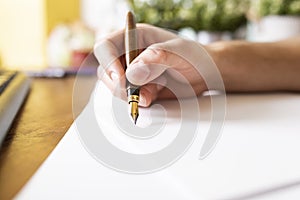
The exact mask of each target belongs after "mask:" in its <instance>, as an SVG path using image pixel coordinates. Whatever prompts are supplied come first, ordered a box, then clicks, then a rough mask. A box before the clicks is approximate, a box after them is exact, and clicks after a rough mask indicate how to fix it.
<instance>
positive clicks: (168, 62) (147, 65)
mask: <svg viewBox="0 0 300 200" xmlns="http://www.w3.org/2000/svg"><path fill="white" fill-rule="evenodd" d="M172 45H174V44H173V43H172V42H171V41H168V42H164V43H157V44H153V45H151V46H149V47H148V48H146V49H145V50H144V51H143V52H142V53H141V54H140V55H139V56H138V57H136V59H135V60H134V61H133V62H132V63H131V64H130V65H129V67H128V68H127V70H126V77H127V79H128V81H129V82H131V83H132V84H135V85H145V84H147V83H149V82H150V81H152V80H154V79H156V78H158V77H159V76H160V75H162V74H163V73H164V72H165V71H166V70H167V69H168V68H171V67H173V66H175V65H176V64H175V63H176V59H177V60H178V56H176V55H175V54H173V53H172V52H171V51H169V50H168V49H172V48H170V46H172Z"/></svg>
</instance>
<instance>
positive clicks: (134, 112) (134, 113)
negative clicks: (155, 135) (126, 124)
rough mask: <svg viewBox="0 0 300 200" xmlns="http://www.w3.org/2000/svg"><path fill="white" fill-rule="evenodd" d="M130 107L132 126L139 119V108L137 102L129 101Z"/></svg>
mask: <svg viewBox="0 0 300 200" xmlns="http://www.w3.org/2000/svg"><path fill="white" fill-rule="evenodd" d="M129 104H130V106H131V112H130V115H131V117H132V120H133V122H134V124H136V122H137V119H138V117H139V106H138V102H136V101H131V102H130V103H129Z"/></svg>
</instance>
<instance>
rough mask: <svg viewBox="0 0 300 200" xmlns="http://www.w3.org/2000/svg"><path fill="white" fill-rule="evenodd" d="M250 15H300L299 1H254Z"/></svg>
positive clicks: (258, 16)
mask: <svg viewBox="0 0 300 200" xmlns="http://www.w3.org/2000/svg"><path fill="white" fill-rule="evenodd" d="M251 13H252V14H253V15H254V16H255V17H256V18H260V17H264V16H268V15H300V0H255V1H252V3H251Z"/></svg>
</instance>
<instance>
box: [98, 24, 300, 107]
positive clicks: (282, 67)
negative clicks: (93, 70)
mask: <svg viewBox="0 0 300 200" xmlns="http://www.w3.org/2000/svg"><path fill="white" fill-rule="evenodd" d="M137 27H138V31H139V32H138V33H139V34H138V35H139V41H138V43H139V45H140V48H141V49H142V50H141V53H140V55H139V56H138V57H137V58H136V59H135V60H134V61H133V62H132V63H131V64H130V66H127V70H126V72H125V70H124V57H123V56H121V55H123V54H124V52H123V51H124V35H123V33H124V31H123V30H121V31H118V32H115V33H113V34H111V35H109V36H107V37H106V38H104V39H102V40H101V41H99V42H97V43H96V45H95V55H96V57H97V59H98V61H99V63H100V66H99V70H98V76H99V78H100V79H101V80H102V81H103V82H104V83H105V85H106V86H107V87H108V88H109V89H110V90H111V91H112V92H113V93H114V91H115V90H116V88H120V87H121V88H124V87H125V76H126V78H127V79H128V80H129V81H130V82H131V83H133V84H136V85H140V86H141V89H140V104H139V105H140V106H143V107H148V106H150V105H151V103H152V102H153V101H155V100H157V99H170V98H178V97H179V98H181V97H189V96H192V95H193V94H190V93H186V92H185V91H187V90H186V89H185V88H187V87H186V86H188V85H189V86H191V87H192V88H193V90H194V92H195V93H194V94H196V95H200V94H201V93H203V92H204V91H206V90H207V89H208V88H207V84H206V82H205V80H204V78H203V77H202V76H201V74H199V73H198V72H197V70H196V69H195V66H197V65H201V66H205V67H207V69H209V68H213V67H214V66H216V67H217V69H218V71H219V73H220V75H221V77H222V79H223V83H224V86H225V90H226V91H227V92H266V91H300V78H299V75H300V37H295V38H290V39H287V40H284V41H279V42H272V43H251V42H246V41H226V42H216V43H212V44H210V45H206V46H204V45H201V44H199V43H197V42H194V41H191V40H186V39H182V38H180V37H178V36H177V35H176V34H174V33H171V32H168V31H166V30H163V29H160V28H157V27H153V26H150V25H146V24H138V25H137ZM174 71H176V73H174ZM178 73H179V74H180V75H182V76H178ZM208 78H210V77H208ZM211 78H213V77H211ZM153 81H154V82H158V83H159V84H157V83H153ZM171 84H172V85H173V87H176V88H179V90H180V91H182V92H181V93H182V94H181V95H180V96H178V95H177V97H175V95H174V94H173V93H172V92H171V91H170V90H169V89H168V86H169V85H171ZM210 89H217V88H210ZM122 90H123V89H122ZM123 91H125V88H124V90H123ZM124 94H125V93H124Z"/></svg>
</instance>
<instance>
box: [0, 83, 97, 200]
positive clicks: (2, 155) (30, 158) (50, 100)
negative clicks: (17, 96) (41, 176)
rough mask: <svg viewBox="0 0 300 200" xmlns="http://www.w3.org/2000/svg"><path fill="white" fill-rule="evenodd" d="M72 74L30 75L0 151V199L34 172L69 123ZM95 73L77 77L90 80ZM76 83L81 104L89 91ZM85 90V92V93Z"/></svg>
mask: <svg viewBox="0 0 300 200" xmlns="http://www.w3.org/2000/svg"><path fill="white" fill-rule="evenodd" d="M74 81H75V77H67V78H63V79H33V80H32V85H31V91H30V93H29V95H28V97H27V99H26V101H25V103H24V105H23V107H22V109H21V110H20V112H19V113H18V115H17V118H16V119H15V121H14V123H13V125H12V127H11V129H10V131H9V133H8V135H7V137H6V138H5V140H4V142H3V146H2V148H1V151H0V199H1V200H5V199H11V198H12V197H14V196H15V195H16V194H17V192H18V191H19V190H20V189H21V188H22V186H24V184H25V183H26V182H27V181H28V180H29V179H30V177H31V176H32V175H33V174H34V173H35V171H36V170H37V169H38V167H39V166H40V165H41V164H42V163H43V161H44V160H45V159H46V158H47V156H48V155H49V154H50V152H51V151H52V150H53V149H54V148H55V146H56V145H57V143H58V142H59V141H60V139H61V138H62V137H63V136H64V134H65V133H66V131H67V130H68V128H69V127H70V125H71V123H72V122H73V114H72V94H73V85H74ZM94 82H95V77H84V78H81V84H84V85H85V84H86V85H87V86H88V85H91V84H94ZM84 85H83V87H80V90H82V91H80V92H82V95H81V97H80V98H81V99H80V101H79V102H81V104H82V106H84V104H85V103H86V100H87V99H88V97H89V95H88V94H87V93H89V91H87V90H85V89H84V88H85V87H84ZM85 94H87V95H85Z"/></svg>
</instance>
